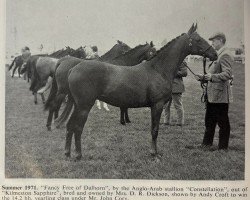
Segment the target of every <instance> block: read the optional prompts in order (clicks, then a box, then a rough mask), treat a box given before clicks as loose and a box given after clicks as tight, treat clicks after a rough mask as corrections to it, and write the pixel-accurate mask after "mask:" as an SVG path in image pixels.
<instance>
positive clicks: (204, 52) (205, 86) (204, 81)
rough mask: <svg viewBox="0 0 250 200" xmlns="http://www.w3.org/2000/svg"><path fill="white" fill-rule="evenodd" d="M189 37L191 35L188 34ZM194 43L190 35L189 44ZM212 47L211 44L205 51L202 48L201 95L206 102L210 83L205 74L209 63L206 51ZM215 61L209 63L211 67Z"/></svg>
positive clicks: (202, 100)
mask: <svg viewBox="0 0 250 200" xmlns="http://www.w3.org/2000/svg"><path fill="white" fill-rule="evenodd" d="M188 37H189V36H188ZM192 45H193V44H192V38H190V37H189V44H188V46H189V47H191V46H192ZM210 48H212V46H211V45H209V47H207V48H206V49H205V50H204V51H203V50H200V52H201V55H202V56H203V74H204V75H203V76H202V79H201V80H200V83H201V88H202V90H203V93H202V96H201V102H203V103H205V102H207V84H208V81H207V80H205V74H207V72H206V63H207V59H206V56H205V54H206V52H207V51H208V50H209V49H210ZM213 63H214V61H213V62H212V63H211V64H210V65H209V67H210V66H211V65H212V64H213ZM183 64H184V65H185V66H186V67H187V68H188V69H189V71H190V72H191V73H192V74H193V75H194V76H196V75H197V74H195V73H194V72H193V71H192V70H191V69H190V68H189V67H188V66H187V64H186V63H185V62H183Z"/></svg>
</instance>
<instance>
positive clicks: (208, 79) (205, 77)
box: [204, 73, 212, 81]
mask: <svg viewBox="0 0 250 200" xmlns="http://www.w3.org/2000/svg"><path fill="white" fill-rule="evenodd" d="M204 79H205V80H206V81H211V79H212V74H211V73H207V74H205V76H204Z"/></svg>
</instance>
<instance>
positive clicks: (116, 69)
mask: <svg viewBox="0 0 250 200" xmlns="http://www.w3.org/2000/svg"><path fill="white" fill-rule="evenodd" d="M68 81H69V84H70V89H71V90H73V93H75V95H80V96H82V97H84V98H86V94H88V95H90V96H92V97H93V98H94V97H95V98H98V99H100V100H103V101H105V102H107V103H109V104H111V105H114V106H118V107H123V106H125V107H141V106H146V105H147V87H148V81H147V71H146V68H143V66H140V65H137V66H135V67H126V66H118V65H113V64H109V63H104V62H99V61H83V62H81V63H79V64H78V65H76V66H75V67H74V68H73V69H72V70H71V72H70V74H69V78H68ZM128 99H129V100H128ZM135 102H137V103H135Z"/></svg>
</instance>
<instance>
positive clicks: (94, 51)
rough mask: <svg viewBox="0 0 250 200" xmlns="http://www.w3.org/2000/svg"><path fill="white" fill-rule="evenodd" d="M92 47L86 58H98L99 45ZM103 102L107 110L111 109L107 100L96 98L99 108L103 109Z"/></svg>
mask: <svg viewBox="0 0 250 200" xmlns="http://www.w3.org/2000/svg"><path fill="white" fill-rule="evenodd" d="M91 49H92V52H91V53H89V54H88V55H87V57H86V59H90V60H94V59H98V58H99V55H98V48H97V46H91ZM101 104H102V105H103V108H104V109H105V110H106V111H109V108H108V105H107V104H106V103H105V102H101V101H99V100H96V105H97V108H98V109H100V110H101V109H102V106H101Z"/></svg>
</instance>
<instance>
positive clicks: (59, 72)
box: [45, 41, 131, 130]
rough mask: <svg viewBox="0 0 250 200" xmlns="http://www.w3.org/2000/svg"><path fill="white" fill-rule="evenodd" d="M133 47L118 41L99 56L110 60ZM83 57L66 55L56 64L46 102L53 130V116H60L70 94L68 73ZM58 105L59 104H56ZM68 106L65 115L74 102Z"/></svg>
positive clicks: (102, 59)
mask: <svg viewBox="0 0 250 200" xmlns="http://www.w3.org/2000/svg"><path fill="white" fill-rule="evenodd" d="M130 49H131V48H130V47H129V46H128V45H126V44H125V43H123V42H121V41H118V42H117V44H115V45H114V46H113V47H112V48H111V49H110V50H109V51H108V52H106V53H105V54H104V55H103V56H101V57H99V60H100V61H103V62H108V60H109V59H110V60H112V59H114V58H115V57H117V56H119V55H122V54H124V53H125V52H127V51H128V50H130ZM82 61H83V60H82V59H79V58H74V57H64V58H62V59H60V60H59V61H58V63H57V66H56V71H55V75H54V77H53V80H52V87H51V90H50V94H49V96H48V99H47V101H46V103H45V110H49V115H48V119H47V124H46V126H47V128H48V130H51V123H52V118H53V115H54V118H55V119H56V118H57V116H58V112H59V109H60V107H61V104H62V102H63V100H64V99H65V97H66V95H67V94H68V83H67V75H68V72H69V70H70V69H72V68H73V67H74V66H75V65H77V64H78V63H80V62H82ZM55 105H57V106H55ZM66 107H67V108H66V109H65V112H64V114H62V115H65V114H66V113H67V112H68V111H70V110H71V108H72V104H69V103H67V106H66Z"/></svg>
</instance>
